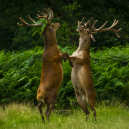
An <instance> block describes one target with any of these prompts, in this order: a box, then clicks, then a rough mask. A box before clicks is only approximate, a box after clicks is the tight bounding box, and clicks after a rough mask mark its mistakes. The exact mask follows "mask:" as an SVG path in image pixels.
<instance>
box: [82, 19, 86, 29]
mask: <svg viewBox="0 0 129 129" xmlns="http://www.w3.org/2000/svg"><path fill="white" fill-rule="evenodd" d="M82 25H83V26H84V17H83V18H82ZM84 27H85V26H84Z"/></svg>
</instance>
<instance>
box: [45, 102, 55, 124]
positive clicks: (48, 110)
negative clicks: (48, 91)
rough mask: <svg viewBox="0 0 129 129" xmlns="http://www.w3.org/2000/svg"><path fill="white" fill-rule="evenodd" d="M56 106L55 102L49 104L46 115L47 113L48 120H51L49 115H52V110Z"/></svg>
mask: <svg viewBox="0 0 129 129" xmlns="http://www.w3.org/2000/svg"><path fill="white" fill-rule="evenodd" d="M54 106H55V103H53V104H51V105H47V110H46V113H45V115H46V119H47V121H48V122H50V120H49V116H50V114H51V111H52V109H53V107H54Z"/></svg>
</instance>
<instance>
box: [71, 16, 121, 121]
mask: <svg viewBox="0 0 129 129" xmlns="http://www.w3.org/2000/svg"><path fill="white" fill-rule="evenodd" d="M91 19H92V18H91ZM91 19H90V20H89V21H88V22H87V23H84V21H83V20H84V18H83V19H82V21H81V22H79V21H78V27H77V32H79V35H80V39H79V46H78V49H77V50H76V51H75V52H74V53H73V54H72V56H71V57H70V59H71V60H72V62H73V65H74V67H73V68H72V72H71V80H72V84H73V86H74V90H75V94H76V98H77V101H78V104H79V105H80V107H81V108H82V110H83V111H84V113H85V114H86V119H88V116H89V114H90V112H89V110H88V108H87V105H89V107H90V108H91V110H92V112H93V115H94V118H95V121H96V111H95V108H94V105H95V101H96V92H95V89H94V86H93V81H92V75H91V68H90V53H89V52H90V42H91V39H92V40H93V41H95V38H94V36H93V33H97V32H104V31H113V32H115V34H116V36H117V37H118V38H119V35H118V32H119V31H120V30H121V29H119V30H115V29H114V26H116V25H117V23H118V21H116V20H114V22H113V24H112V26H111V27H109V28H105V29H103V27H104V26H105V25H106V23H107V21H106V22H105V23H104V24H103V25H102V26H101V27H100V28H99V29H95V27H94V26H95V24H96V22H97V20H96V21H95V22H94V24H93V25H92V26H91ZM81 24H82V25H81ZM88 24H89V28H88V27H87V25H88Z"/></svg>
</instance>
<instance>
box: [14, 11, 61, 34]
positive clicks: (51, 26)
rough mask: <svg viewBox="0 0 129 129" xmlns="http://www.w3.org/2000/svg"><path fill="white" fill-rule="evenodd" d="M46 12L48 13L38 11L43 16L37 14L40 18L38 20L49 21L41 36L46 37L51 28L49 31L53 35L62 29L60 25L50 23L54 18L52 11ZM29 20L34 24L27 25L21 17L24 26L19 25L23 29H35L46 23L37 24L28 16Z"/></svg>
mask: <svg viewBox="0 0 129 129" xmlns="http://www.w3.org/2000/svg"><path fill="white" fill-rule="evenodd" d="M44 10H45V11H46V14H45V12H44V11H42V12H40V11H38V13H39V14H40V15H41V16H40V15H39V14H37V16H38V17H37V18H38V19H40V18H45V19H46V20H47V26H46V28H45V29H44V30H43V32H42V35H41V36H43V35H44V33H45V31H46V30H48V28H49V31H50V32H51V33H53V32H56V30H57V29H58V28H59V27H60V23H53V24H51V23H50V21H51V20H52V18H53V11H52V10H51V9H44ZM28 18H29V19H30V20H31V21H32V22H33V24H29V23H27V22H26V21H24V19H23V18H21V17H20V18H19V20H20V21H21V23H22V24H19V23H17V25H18V26H20V27H23V26H30V27H35V26H42V25H43V24H44V23H36V22H35V21H34V20H33V19H32V18H31V17H30V16H29V15H28Z"/></svg>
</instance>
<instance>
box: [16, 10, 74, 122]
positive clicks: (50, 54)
mask: <svg viewBox="0 0 129 129" xmlns="http://www.w3.org/2000/svg"><path fill="white" fill-rule="evenodd" d="M44 10H45V11H46V13H47V14H45V12H40V11H38V12H39V13H40V15H41V16H40V15H38V14H37V15H38V17H37V18H45V19H46V20H47V26H46V28H45V29H44V31H43V33H42V36H43V35H45V50H44V52H43V56H42V59H43V60H42V71H41V79H40V85H39V88H38V90H37V100H38V101H39V105H38V108H39V111H40V114H41V117H42V121H43V122H45V119H44V116H43V114H42V107H43V105H44V104H46V105H47V110H46V114H45V115H46V119H47V120H48V121H49V115H50V113H51V111H52V109H53V107H54V105H55V103H56V99H57V94H58V89H59V87H60V85H61V83H62V81H63V67H62V59H68V60H69V64H70V65H71V66H72V62H71V61H70V59H69V56H68V54H67V53H62V52H61V51H60V50H59V48H58V44H57V39H56V30H57V29H58V28H59V27H60V24H59V23H54V24H51V23H50V21H51V19H52V18H53V11H52V10H51V9H44ZM28 17H29V19H30V20H31V21H32V22H33V23H35V24H28V23H27V22H25V21H24V20H23V19H22V18H21V17H20V21H21V23H22V24H19V23H17V24H18V25H19V26H31V27H35V26H42V25H43V23H36V22H35V21H34V20H33V19H32V18H31V17H30V16H28Z"/></svg>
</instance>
